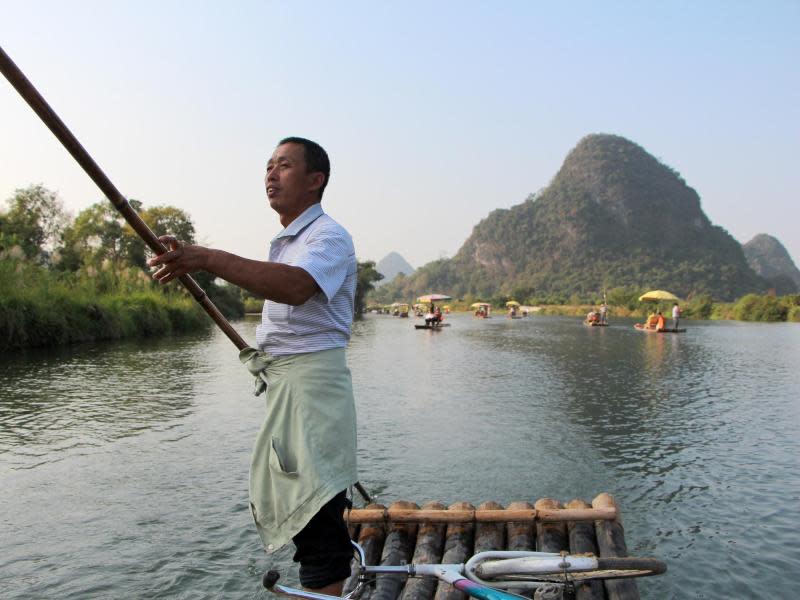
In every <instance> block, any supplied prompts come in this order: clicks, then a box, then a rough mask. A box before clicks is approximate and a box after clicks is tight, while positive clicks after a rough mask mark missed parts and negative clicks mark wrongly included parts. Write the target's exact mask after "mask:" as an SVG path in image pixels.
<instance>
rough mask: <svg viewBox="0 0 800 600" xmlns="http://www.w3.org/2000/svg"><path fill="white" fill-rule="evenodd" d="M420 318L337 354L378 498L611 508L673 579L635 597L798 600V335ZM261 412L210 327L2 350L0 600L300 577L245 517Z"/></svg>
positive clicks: (184, 589) (388, 322)
mask: <svg viewBox="0 0 800 600" xmlns="http://www.w3.org/2000/svg"><path fill="white" fill-rule="evenodd" d="M412 322H413V320H408V319H397V318H393V317H389V316H381V315H368V316H367V317H366V318H365V320H364V321H362V322H359V323H357V324H356V325H355V328H354V334H353V338H352V341H351V344H350V348H349V351H348V361H349V364H350V367H351V370H352V372H353V381H354V386H355V393H356V403H357V408H358V417H359V470H360V475H361V481H362V482H363V483H364V485H365V486H366V487H367V488H368V489H369V490H370V491H372V492H373V493H374V494H377V495H378V500H379V501H381V502H383V503H385V504H388V503H390V502H392V501H394V500H397V499H409V500H413V501H415V502H417V503H419V504H422V503H424V502H426V501H429V500H439V501H442V502H444V503H450V502H454V501H457V500H467V501H470V502H472V503H473V504H475V505H477V504H479V503H480V502H483V501H485V500H496V501H499V502H500V503H502V504H507V503H509V502H511V501H514V500H528V501H535V500H536V499H538V498H542V497H551V498H555V499H558V500H561V501H564V502H566V501H568V500H570V499H572V498H576V497H577V498H583V499H586V500H588V501H591V500H592V498H594V497H595V496H596V495H597V494H598V493H600V492H609V493H611V494H612V495H614V497H615V498H616V499H617V500H618V502H619V504H620V507H621V511H622V514H623V519H624V522H625V528H626V539H627V542H628V549H629V551H630V552H631V553H632V554H636V555H655V556H658V557H660V558H662V559H663V560H665V561H666V562H667V563H668V565H669V572H668V573H667V574H666V575H663V576H661V577H657V578H652V579H650V580H648V581H644V580H640V581H641V583H640V589H641V590H642V594H643V597H650V598H731V597H737V598H766V597H775V598H788V597H794V596H795V595H796V590H795V588H796V583H795V582H794V577H793V575H795V574H797V573H798V572H800V548H799V547H798V545H797V543H796V541H797V530H798V526H797V523H798V521H800V519H799V517H800V508H799V507H800V503H799V502H798V501H800V326H798V325H796V324H747V323H735V322H692V321H688V322H687V323H686V326H687V329H688V331H687V333H685V334H682V335H648V334H644V333H640V332H637V331H635V330H634V329H633V328H632V327H631V323H632V321H627V320H617V321H612V326H611V327H608V328H588V327H583V326H582V325H581V324H580V321H579V320H578V319H575V318H566V317H543V316H532V317H529V318H526V319H518V320H509V319H505V318H503V317H495V318H493V319H488V320H479V319H473V318H471V317H469V316H467V315H450V316H449V317H448V322H450V323H451V324H452V327H449V328H447V329H444V330H442V331H438V332H430V331H416V330H414V329H413V327H412ZM236 326H237V328H238V329H239V330H240V331H241V332H242V334H243V335H244V337H245V338H246V339H250V340H252V339H254V337H255V326H256V322H255V321H254V320H245V321H241V322H239V323H236ZM262 398H263V397H261V398H254V397H253V396H252V380H251V379H250V377H249V375H248V374H247V373H246V371H244V369H243V367H242V366H241V365H240V364H239V363H238V360H237V357H236V351H235V349H234V348H233V346H232V345H231V344H230V342H229V341H228V340H227V339H226V338H225V337H224V336H222V335H221V334H220V333H219V332H217V331H216V330H209V331H208V332H204V333H202V334H197V335H192V336H185V337H178V338H169V339H161V340H145V341H136V342H121V343H104V344H91V345H81V346H75V347H70V348H67V349H58V350H37V351H34V350H31V351H26V352H17V353H14V354H5V355H0V524H1V525H0V527H1V529H0V549H2V552H0V581H2V584H1V585H2V589H1V590H0V596H2V597H3V598H9V599H10V598H14V599H23V598H24V599H26V600H27V599H30V598H45V597H47V598H51V597H52V598H60V599H72V598H74V599H79V598H80V599H84V598H110V597H131V598H223V597H224V598H257V597H263V594H262V593H261V592H259V578H260V575H261V573H262V572H263V571H264V569H266V568H267V567H268V566H278V567H279V568H281V569H284V570H288V571H290V572H291V567H290V565H291V561H290V552H289V550H288V549H284V550H282V551H280V552H278V553H277V554H276V555H273V556H272V557H268V556H267V555H266V554H265V553H264V552H263V551H262V550H261V549H260V545H259V543H258V536H257V534H256V533H255V530H254V528H253V526H252V525H251V519H250V514H249V511H248V503H247V470H248V464H249V452H250V447H251V444H252V442H253V439H254V437H255V434H256V432H257V430H258V427H259V425H260V420H261V418H262V415H263V399H262ZM288 577H289V580H290V581H292V580H295V581H296V575H293V574H291V573H290V575H289V576H288Z"/></svg>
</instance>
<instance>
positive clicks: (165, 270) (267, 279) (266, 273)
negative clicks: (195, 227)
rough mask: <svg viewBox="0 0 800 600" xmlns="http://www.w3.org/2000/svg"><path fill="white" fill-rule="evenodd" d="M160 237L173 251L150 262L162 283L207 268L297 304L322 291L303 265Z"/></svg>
mask: <svg viewBox="0 0 800 600" xmlns="http://www.w3.org/2000/svg"><path fill="white" fill-rule="evenodd" d="M159 240H161V242H162V243H164V244H165V245H166V246H167V247H168V248H169V251H167V252H165V253H164V254H161V255H160V256H156V257H154V258H151V259H150V260H149V261H148V264H149V265H150V266H158V267H160V268H159V269H158V271H156V272H155V273H154V274H153V279H155V280H156V281H158V282H159V283H162V284H164V283H168V282H170V281H172V280H173V279H175V278H177V277H180V276H181V275H184V274H186V273H194V272H195V271H206V272H208V273H211V274H212V275H216V276H217V277H220V278H222V279H224V280H225V281H228V282H230V283H232V284H234V285H238V286H239V287H242V288H244V289H246V290H247V291H249V292H251V293H253V294H256V295H258V296H261V297H262V298H266V299H268V300H272V301H274V302H280V303H282V304H291V305H293V306H298V305H300V304H303V303H304V302H306V301H307V300H308V299H309V298H311V296H313V295H314V294H316V293H317V292H318V291H320V290H319V286H318V285H317V283H316V281H314V278H313V277H311V275H309V274H308V272H307V271H305V270H304V269H301V268H300V267H293V266H291V265H285V264H282V263H275V262H265V261H259V260H251V259H249V258H243V257H241V256H237V255H235V254H231V253H230V252H225V251H223V250H213V249H211V248H205V247H203V246H193V245H188V244H182V243H181V242H179V241H178V240H177V239H176V238H174V237H173V236H171V235H165V236H161V237H160V238H159Z"/></svg>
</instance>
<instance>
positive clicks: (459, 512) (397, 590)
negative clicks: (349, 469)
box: [345, 493, 639, 600]
mask: <svg viewBox="0 0 800 600" xmlns="http://www.w3.org/2000/svg"><path fill="white" fill-rule="evenodd" d="M346 518H347V519H348V523H349V528H350V535H351V537H352V538H353V539H354V540H356V541H357V542H358V543H359V544H361V546H362V547H363V548H364V552H365V554H366V559H367V564H372V565H376V564H402V563H403V562H406V563H409V562H414V563H463V562H465V561H466V560H467V559H468V558H469V557H470V556H472V555H473V554H475V553H477V552H483V551H486V550H537V551H543V552H560V551H562V550H567V551H569V552H571V553H582V552H583V553H585V552H591V553H594V554H595V555H597V556H609V557H612V556H627V554H628V552H627V547H626V544H625V532H624V529H623V526H622V519H621V515H620V513H619V510H618V508H617V505H616V503H615V501H614V499H613V497H612V496H610V495H609V494H605V493H603V494H600V495H599V496H597V497H596V498H595V499H594V500H593V501H592V503H591V505H590V504H588V503H587V502H585V501H583V500H572V501H570V502H568V503H567V504H566V506H562V505H561V504H560V503H559V502H557V501H555V500H551V499H549V498H542V499H540V500H537V501H536V503H535V504H530V503H528V502H513V503H511V504H509V505H508V506H507V507H503V506H501V505H499V504H497V503H496V502H484V503H483V504H481V505H480V506H478V507H477V508H476V507H474V506H473V505H471V504H469V503H467V502H457V503H455V504H451V505H450V506H449V507H446V506H444V505H442V504H440V503H438V502H429V503H428V504H425V505H423V506H422V507H419V506H417V505H416V504H414V503H413V502H408V501H404V500H401V501H398V502H395V503H393V504H391V505H390V506H388V507H386V506H383V505H381V504H370V505H369V506H367V507H366V508H363V509H353V510H351V511H349V513H347V514H346ZM355 583H356V578H355V574H354V575H351V577H350V578H349V579H348V580H347V583H346V584H345V593H346V592H349V591H350V590H352V589H353V587H354V586H355ZM530 597H532V593H531V594H530ZM362 598H363V600H465V599H466V598H467V596H466V595H465V594H462V593H461V592H459V591H457V590H455V589H454V588H453V587H452V586H450V585H448V584H445V583H443V582H439V581H438V580H436V579H417V578H415V579H407V580H404V579H402V578H395V577H383V578H378V582H377V584H376V586H375V587H374V588H371V589H370V590H368V591H367V592H366V593H365V594H364V596H362ZM577 598H578V600H600V599H607V600H632V599H636V598H639V591H638V588H637V585H636V580H635V579H615V580H607V581H588V582H583V583H580V584H578V585H577Z"/></svg>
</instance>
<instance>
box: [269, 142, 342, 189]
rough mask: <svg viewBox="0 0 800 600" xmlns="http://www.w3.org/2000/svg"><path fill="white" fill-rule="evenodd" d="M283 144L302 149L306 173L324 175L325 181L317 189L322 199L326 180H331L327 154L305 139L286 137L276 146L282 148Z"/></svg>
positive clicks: (329, 162)
mask: <svg viewBox="0 0 800 600" xmlns="http://www.w3.org/2000/svg"><path fill="white" fill-rule="evenodd" d="M284 144H300V145H301V146H302V147H303V154H304V155H305V159H306V172H307V173H322V174H323V175H325V181H323V182H322V187H320V188H319V197H320V199H322V192H324V191H325V186H327V185H328V180H330V178H331V161H330V160H329V159H328V153H327V152H325V149H324V148H323V147H322V146H320V145H319V144H318V143H316V142H312V141H311V140H307V139H306V138H301V137H287V138H283V139H282V140H281V141H280V142H278V146H283V145H284Z"/></svg>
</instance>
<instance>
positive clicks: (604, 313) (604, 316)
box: [600, 302, 608, 325]
mask: <svg viewBox="0 0 800 600" xmlns="http://www.w3.org/2000/svg"><path fill="white" fill-rule="evenodd" d="M600 324H601V325H608V304H606V303H605V302H603V303H602V304H601V305H600Z"/></svg>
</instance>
